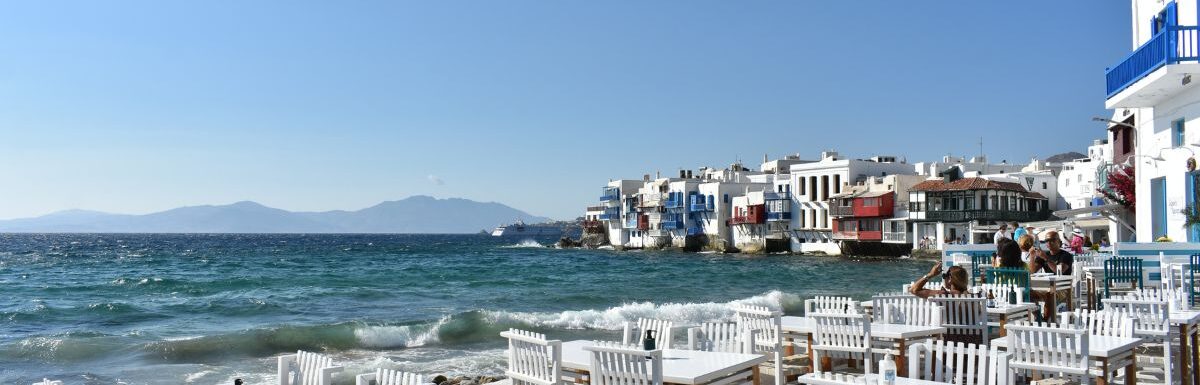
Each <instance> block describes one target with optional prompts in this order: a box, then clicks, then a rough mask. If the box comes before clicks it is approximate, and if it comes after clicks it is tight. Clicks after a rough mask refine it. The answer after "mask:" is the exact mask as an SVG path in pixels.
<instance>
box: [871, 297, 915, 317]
mask: <svg viewBox="0 0 1200 385" xmlns="http://www.w3.org/2000/svg"><path fill="white" fill-rule="evenodd" d="M906 298H918V297H917V296H915V295H912V293H909V292H907V291H893V292H884V293H879V294H875V295H873V296H871V309H870V311H868V312H867V313H871V322H874V323H883V322H884V320H883V316H884V314H883V311H884V307H885V306H884V304H886V303H890V302H891V301H892V300H900V299H906Z"/></svg>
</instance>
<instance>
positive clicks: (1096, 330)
mask: <svg viewBox="0 0 1200 385" xmlns="http://www.w3.org/2000/svg"><path fill="white" fill-rule="evenodd" d="M1058 323H1059V324H1060V325H1073V326H1074V327H1077V328H1083V329H1084V330H1087V331H1088V333H1090V334H1092V335H1096V336H1111V337H1125V338H1132V337H1133V319H1132V318H1130V317H1129V314H1128V313H1125V312H1118V311H1112V310H1076V311H1073V312H1066V313H1058Z"/></svg>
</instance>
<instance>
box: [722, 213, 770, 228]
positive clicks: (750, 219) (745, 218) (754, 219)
mask: <svg viewBox="0 0 1200 385" xmlns="http://www.w3.org/2000/svg"><path fill="white" fill-rule="evenodd" d="M759 223H763V217H762V215H739V216H734V217H730V218H729V225H730V226H732V225H746V224H759Z"/></svg>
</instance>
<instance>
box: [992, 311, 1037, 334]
mask: <svg viewBox="0 0 1200 385" xmlns="http://www.w3.org/2000/svg"><path fill="white" fill-rule="evenodd" d="M1034 310H1037V304H1033V303H1019V304H1016V305H1009V304H1007V303H1005V304H997V305H996V306H994V307H989V308H987V314H988V326H996V327H999V328H1000V336H1001V337H1004V336H1006V335H1008V331H1007V330H1005V329H1004V327H1005V326H1008V323H1009V322H1010V321H1019V320H1023V319H1027V320H1032V319H1033V311H1034ZM993 319H995V320H996V321H994V322H993V321H992V320H993Z"/></svg>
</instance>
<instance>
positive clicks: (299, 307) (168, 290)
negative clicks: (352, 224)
mask: <svg viewBox="0 0 1200 385" xmlns="http://www.w3.org/2000/svg"><path fill="white" fill-rule="evenodd" d="M541 241H542V242H543V243H547V242H549V240H541ZM928 267H929V266H928V262H914V261H909V260H873V259H857V258H828V257H807V256H791V255H765V256H746V255H737V254H693V253H682V252H650V251H645V252H641V251H632V252H617V251H604V250H558V249H553V248H544V247H540V246H539V244H538V243H536V242H532V241H524V242H521V241H519V240H512V239H496V238H492V237H487V236H480V235H164V234H79V235H74V234H53V235H41V234H0V290H2V293H3V294H2V295H0V383H4V384H9V383H18V384H27V383H31V382H33V381H34V380H40V379H41V378H43V377H49V378H52V379H62V380H66V382H67V383H68V384H74V383H88V384H117V383H127V384H181V383H195V384H232V383H233V379H234V378H243V379H245V380H247V383H249V384H258V383H268V382H271V381H275V378H274V376H275V375H274V373H275V361H274V356H276V355H278V354H281V353H285V352H294V351H295V350H297V349H304V350H314V351H323V352H326V353H328V354H331V355H332V356H333V357H334V359H335V362H337V363H339V364H341V365H343V366H345V367H346V368H347V370H346V371H345V372H343V373H341V374H339V375H338V376H337V377H335V380H336V381H337V382H339V383H353V375H354V374H357V373H364V372H367V371H370V370H373V368H375V367H378V366H384V367H390V368H398V369H403V370H409V371H415V372H419V373H425V374H435V373H436V374H442V373H451V374H459V373H462V374H488V373H499V372H501V371H502V370H503V369H502V368H503V366H504V365H505V362H504V359H503V349H504V346H505V343H504V340H503V339H501V338H500V337H499V336H498V333H499V332H500V331H501V330H505V329H507V328H510V327H517V328H524V329H531V330H536V331H539V332H543V333H547V334H548V335H550V336H551V337H552V338H558V339H563V340H572V339H609V340H615V339H619V337H618V336H619V330H620V328H621V325H622V323H623V322H624V321H626V320H635V319H637V318H639V317H654V318H662V319H670V320H673V321H674V322H675V323H676V325H677V326H682V325H694V324H697V323H700V322H706V321H716V320H724V319H729V317H730V316H731V310H730V309H731V305H733V304H738V303H747V304H757V305H766V306H771V307H774V308H779V309H783V310H784V311H785V312H787V313H791V314H799V313H800V310H801V307H802V301H803V299H805V298H810V297H812V296H814V295H850V296H854V297H858V298H867V297H869V296H870V295H871V294H873V293H876V292H880V291H886V290H898V289H899V287H900V285H901V283H903V282H908V281H910V280H912V279H913V278H915V277H917V276H919V275H920V274H921V273H923V272H924V271H926V269H927V268H928ZM676 334H677V337H678V338H683V336H684V334H683V333H676Z"/></svg>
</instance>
